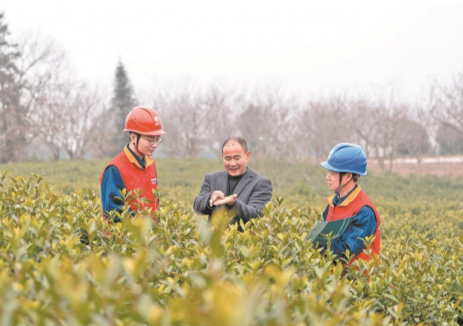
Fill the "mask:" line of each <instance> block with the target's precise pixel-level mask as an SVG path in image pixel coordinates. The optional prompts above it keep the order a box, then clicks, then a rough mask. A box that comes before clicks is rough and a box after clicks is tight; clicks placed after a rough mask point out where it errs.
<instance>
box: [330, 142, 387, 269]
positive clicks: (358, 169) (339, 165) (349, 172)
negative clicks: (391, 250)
mask: <svg viewBox="0 0 463 326" xmlns="http://www.w3.org/2000/svg"><path fill="white" fill-rule="evenodd" d="M321 165H322V166H323V167H324V168H325V169H327V170H328V171H329V172H328V174H327V175H326V181H328V187H329V188H330V189H331V190H332V191H334V193H335V194H334V195H333V196H331V197H329V198H328V206H327V207H326V209H325V211H324V212H323V220H324V221H326V222H329V221H335V220H340V219H343V218H347V217H351V216H353V219H352V222H351V224H350V225H349V226H348V228H347V229H346V230H345V231H344V233H343V234H342V235H341V236H340V237H339V238H336V239H334V240H333V241H332V243H331V248H330V249H331V251H332V252H333V253H334V254H335V255H336V256H338V257H340V258H341V257H342V258H346V257H345V256H344V253H345V251H346V250H349V252H350V254H351V255H354V257H353V258H352V260H351V261H350V262H353V261H355V260H357V259H363V260H368V259H369V255H367V254H366V253H365V252H363V250H364V249H365V245H364V243H363V241H362V240H363V239H365V238H366V237H369V236H372V235H374V236H375V238H374V240H373V242H372V243H371V245H370V247H369V249H371V255H377V256H379V254H380V237H381V233H380V224H381V219H380V216H379V214H378V211H377V210H376V208H375V206H374V204H373V202H372V201H371V200H370V199H369V198H368V197H367V195H365V193H364V192H363V191H362V189H361V188H360V185H359V184H358V183H357V179H358V178H359V177H360V176H361V175H366V174H367V172H366V168H367V158H366V155H365V152H364V151H363V149H362V147H361V146H359V145H355V144H349V143H341V144H338V145H336V146H334V148H333V149H332V150H331V152H330V154H329V155H328V160H327V161H326V162H322V163H321ZM325 249H326V245H325Z"/></svg>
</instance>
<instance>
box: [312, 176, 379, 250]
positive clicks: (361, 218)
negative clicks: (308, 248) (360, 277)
mask: <svg viewBox="0 0 463 326" xmlns="http://www.w3.org/2000/svg"><path fill="white" fill-rule="evenodd" d="M357 186H358V185H357V184H356V185H355V187H354V188H353V189H352V190H351V191H349V193H348V194H347V195H345V196H344V197H341V198H339V197H338V196H335V197H334V198H333V205H334V206H338V205H340V204H341V203H342V202H343V201H344V200H345V199H346V198H347V197H348V196H349V195H350V194H351V192H353V191H354V190H355V189H356V188H357ZM328 208H329V205H328V206H326V208H325V211H324V212H323V220H324V221H326V217H327V214H328ZM376 225H377V223H376V217H375V213H374V211H373V209H372V208H371V207H369V206H363V207H362V208H361V209H360V210H359V211H358V212H357V214H355V215H354V218H353V220H352V222H351V224H350V226H349V227H348V228H347V229H346V230H345V231H344V233H343V234H342V236H341V237H339V238H337V239H334V240H333V241H332V242H331V251H332V252H333V253H334V254H335V255H336V256H337V257H338V258H340V257H344V258H346V257H345V256H344V252H345V251H346V250H347V249H349V252H350V254H351V255H352V254H354V255H358V254H359V253H361V252H362V250H363V249H365V245H364V244H363V241H362V240H364V239H365V238H366V237H369V236H372V235H374V234H375V231H376ZM321 247H323V248H324V250H326V245H321Z"/></svg>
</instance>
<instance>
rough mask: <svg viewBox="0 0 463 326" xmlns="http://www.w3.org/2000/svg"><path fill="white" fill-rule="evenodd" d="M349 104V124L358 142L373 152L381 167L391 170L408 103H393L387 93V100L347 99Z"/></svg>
mask: <svg viewBox="0 0 463 326" xmlns="http://www.w3.org/2000/svg"><path fill="white" fill-rule="evenodd" d="M349 107H350V109H349V112H347V115H348V117H349V120H350V124H349V125H350V127H351V128H352V130H353V131H354V132H355V133H356V136H357V138H358V141H359V143H360V144H362V145H364V147H365V149H366V151H367V153H368V152H373V154H374V156H375V157H376V159H377V160H378V164H379V166H380V167H381V169H382V170H386V169H388V170H389V171H392V166H393V161H394V156H395V154H396V153H397V148H398V146H399V143H400V130H401V129H402V128H404V121H405V118H406V116H407V112H408V106H407V105H405V104H402V103H400V102H397V101H396V100H395V98H394V96H393V94H391V96H390V97H389V98H387V99H383V98H379V99H377V100H376V101H371V100H367V99H365V98H360V99H357V100H354V101H353V102H351V103H350V105H349ZM386 160H388V163H389V165H388V166H386Z"/></svg>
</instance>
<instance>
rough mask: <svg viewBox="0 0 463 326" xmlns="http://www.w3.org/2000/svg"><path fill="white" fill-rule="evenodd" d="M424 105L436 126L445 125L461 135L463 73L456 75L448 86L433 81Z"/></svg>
mask: <svg viewBox="0 0 463 326" xmlns="http://www.w3.org/2000/svg"><path fill="white" fill-rule="evenodd" d="M426 104H427V107H428V110H429V112H430V114H431V116H432V117H433V118H434V119H435V120H436V121H437V122H438V125H442V124H445V125H447V126H448V127H450V128H453V129H454V130H455V131H457V132H459V133H460V134H463V73H459V74H456V75H455V76H454V77H453V78H452V80H451V82H450V83H448V84H439V83H438V82H437V81H435V82H434V83H433V85H431V87H430V89H429V92H428V96H427V103H426Z"/></svg>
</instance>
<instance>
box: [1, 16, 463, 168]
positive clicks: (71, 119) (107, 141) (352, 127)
mask: <svg viewBox="0 0 463 326" xmlns="http://www.w3.org/2000/svg"><path fill="white" fill-rule="evenodd" d="M113 83H114V84H113V92H112V94H111V95H110V96H109V95H107V94H105V93H104V92H102V91H100V90H99V89H97V88H95V87H91V86H90V85H89V84H88V83H86V82H84V81H81V80H79V79H77V78H76V77H75V74H74V73H73V71H72V69H71V68H70V64H69V62H68V61H67V58H66V56H65V55H64V52H63V51H62V50H60V48H59V47H58V46H57V45H56V44H55V43H53V42H51V41H49V40H45V39H43V38H41V37H39V36H34V35H27V36H26V37H23V38H12V37H11V35H10V33H9V31H8V26H7V25H6V23H5V18H4V15H3V14H2V13H0V162H18V161H25V160H30V159H37V158H40V159H54V160H58V159H61V158H66V159H83V158H90V157H96V158H98V157H105V156H112V155H114V154H115V153H117V152H119V151H120V150H121V148H122V146H123V145H124V144H125V143H126V142H127V141H128V136H127V135H125V134H124V133H123V132H122V130H123V127H124V121H125V117H126V115H127V113H128V112H129V111H130V109H131V108H132V107H133V106H135V105H139V104H142V105H148V106H151V107H153V108H154V109H156V110H157V111H158V112H159V114H160V116H161V119H162V123H163V129H164V130H166V131H167V135H166V136H165V139H164V141H163V143H162V144H161V146H160V148H159V150H158V153H157V155H163V156H167V157H181V158H191V157H200V156H208V155H209V156H214V155H215V156H220V153H221V145H222V142H223V141H224V140H225V139H226V138H228V137H230V136H242V137H244V138H245V139H246V140H247V141H248V143H249V145H250V148H251V151H252V152H253V157H254V158H255V159H259V158H264V159H267V158H271V159H272V160H275V161H278V160H292V161H297V160H300V159H307V158H310V159H313V160H314V161H316V160H321V159H323V158H326V156H327V154H328V152H329V150H330V149H331V148H332V147H333V146H334V145H335V144H336V143H339V142H354V143H358V144H361V145H362V146H363V147H364V149H365V151H366V152H367V155H368V156H369V157H370V158H375V159H377V160H378V162H379V165H380V166H381V167H382V168H383V169H391V168H392V164H393V159H394V158H395V157H397V155H406V156H408V157H414V158H416V160H417V162H418V163H419V162H420V160H421V159H422V157H423V156H424V155H435V154H439V155H447V154H448V155H455V154H461V153H462V152H463V73H457V74H455V78H454V79H453V80H452V82H449V83H448V82H445V83H444V82H437V81H436V82H434V83H432V84H431V85H429V87H428V88H427V89H426V90H424V91H423V93H422V95H421V96H420V98H419V99H417V100H416V102H415V103H408V102H406V101H403V100H402V99H400V98H399V97H397V96H395V94H394V92H390V91H388V92H387V94H381V95H375V96H371V95H368V96H367V95H351V94H337V95H331V96H317V97H312V98H308V99H304V100H303V99H301V98H300V97H298V96H293V95H289V94H286V93H285V92H282V91H280V90H279V89H277V88H271V87H269V88H260V89H254V90H246V91H241V90H237V89H232V88H230V87H226V86H223V85H220V84H214V85H209V86H204V85H198V84H197V83H195V82H193V81H182V82H179V83H177V84H170V85H162V86H160V85H154V86H153V89H152V90H151V91H149V92H148V93H147V94H144V95H143V96H136V95H135V92H134V90H133V88H132V86H131V83H130V80H129V78H128V75H127V72H126V70H125V67H124V66H123V64H122V63H121V62H120V63H119V64H118V66H117V67H116V74H115V79H114V81H113ZM385 93H386V92H385ZM155 155H156V154H155ZM386 163H387V164H386Z"/></svg>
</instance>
